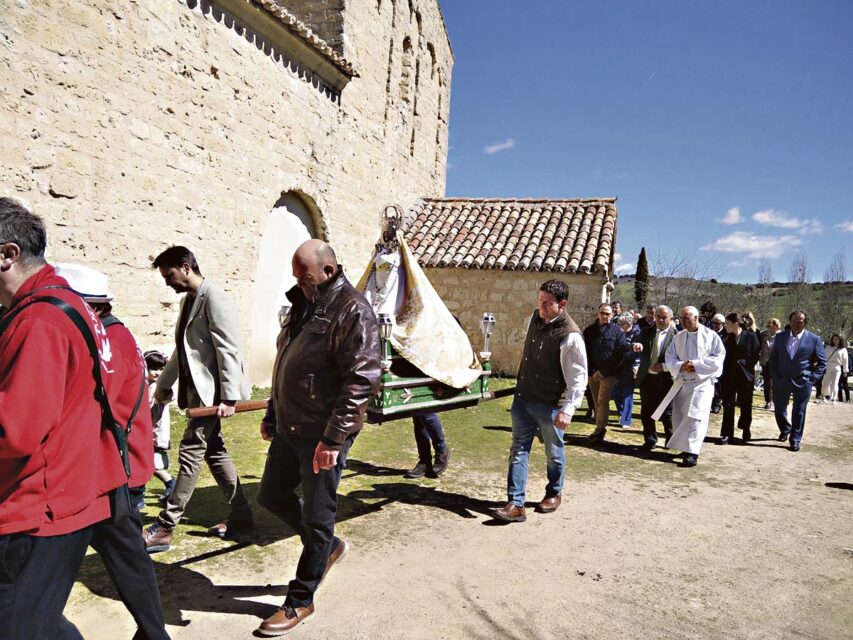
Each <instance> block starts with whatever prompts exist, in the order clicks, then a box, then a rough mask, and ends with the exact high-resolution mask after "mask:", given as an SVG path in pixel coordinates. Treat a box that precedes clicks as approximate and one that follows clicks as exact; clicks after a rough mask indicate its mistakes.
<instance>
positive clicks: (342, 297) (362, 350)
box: [264, 269, 381, 447]
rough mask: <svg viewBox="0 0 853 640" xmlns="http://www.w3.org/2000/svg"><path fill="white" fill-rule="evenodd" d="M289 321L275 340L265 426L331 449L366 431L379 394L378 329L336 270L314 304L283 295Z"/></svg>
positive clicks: (360, 298)
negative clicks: (288, 304)
mask: <svg viewBox="0 0 853 640" xmlns="http://www.w3.org/2000/svg"><path fill="white" fill-rule="evenodd" d="M287 297H288V299H289V300H290V301H291V302H292V303H293V307H292V309H291V314H290V320H289V321H288V323H287V324H285V326H284V327H283V328H282V330H281V333H280V334H279V337H278V353H277V354H276V358H275V365H274V368H273V378H272V394H271V397H270V402H269V406H268V408H267V415H266V417H265V418H264V420H265V421H266V422H270V423H272V424H275V425H276V428H277V430H278V431H279V432H281V433H287V434H289V435H294V436H301V437H305V438H312V439H318V440H322V441H323V442H324V443H325V444H327V445H329V446H331V447H335V446H340V445H342V444H343V442H344V440H345V439H346V437H347V436H348V435H350V434H352V433H356V432H357V431H359V430H360V429H361V427H362V426H363V425H364V416H365V413H366V411H367V403H368V401H369V400H370V397H371V396H372V395H375V394H376V393H377V392H378V391H379V379H380V375H381V372H380V366H379V357H380V354H379V331H378V326H377V323H376V316H375V315H374V313H373V309H372V308H371V306H370V304H369V303H368V302H367V300H365V299H364V296H362V295H361V294H360V293H359V292H358V291H356V289H355V288H354V287H353V286H352V285H351V284H350V283H349V281H348V280H347V279H346V277H345V276H344V275H343V273H342V271H341V270H340V269H339V270H338V273H337V274H335V276H334V277H333V278H332V279H331V280H329V281H327V282H326V283H324V284H323V285H321V286H320V287H319V288H318V290H317V292H316V294H315V296H314V301H313V303H312V302H311V301H309V300H307V299H306V298H305V296H304V295H303V294H302V291H301V290H300V289H299V288H298V287H293V289H291V290H290V291H288V292H287Z"/></svg>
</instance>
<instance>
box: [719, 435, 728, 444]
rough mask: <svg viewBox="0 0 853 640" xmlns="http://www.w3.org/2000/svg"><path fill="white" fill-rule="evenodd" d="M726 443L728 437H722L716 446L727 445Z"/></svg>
mask: <svg viewBox="0 0 853 640" xmlns="http://www.w3.org/2000/svg"><path fill="white" fill-rule="evenodd" d="M728 443H729V437H728V436H723V437H722V438H720V439H719V440H717V444H728Z"/></svg>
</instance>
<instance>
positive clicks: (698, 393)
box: [652, 306, 725, 467]
mask: <svg viewBox="0 0 853 640" xmlns="http://www.w3.org/2000/svg"><path fill="white" fill-rule="evenodd" d="M681 326H683V327H684V331H681V332H680V333H678V334H676V336H675V338H673V340H672V342H670V344H669V347H667V350H666V369H667V371H669V373H670V375H671V376H672V378H673V381H674V382H673V385H672V388H671V389H670V390H669V392H668V393H667V395H666V397H665V398H664V399H663V401H661V404H660V405H659V406H658V408H657V409H656V410H655V413H654V414H653V415H652V417H653V418H655V419H657V418H659V417H660V414H661V413H662V412H663V410H664V409H665V408H666V406H667V405H668V404H669V402H670V401H671V402H672V427H673V433H672V438H670V439H669V443H668V444H667V446H668V447H669V448H670V449H676V450H678V451H683V452H684V461H683V462H682V465H683V466H685V467H695V466H696V464H697V462H698V459H699V453H700V452H701V450H702V443H703V442H704V441H705V434H706V433H708V420H709V418H710V415H711V401H712V400H713V397H714V381H715V379H716V378H718V377H719V376H720V374H721V373H722V372H723V358H724V357H725V348H724V347H723V341H722V340H721V339H720V336H719V335H717V332H716V331H714V330H712V329H709V328H708V327H706V326H704V325H701V324H699V311H698V310H697V309H696V307H689V306H688V307H684V308H682V309H681Z"/></svg>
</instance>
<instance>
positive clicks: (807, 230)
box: [752, 209, 823, 236]
mask: <svg viewBox="0 0 853 640" xmlns="http://www.w3.org/2000/svg"><path fill="white" fill-rule="evenodd" d="M752 219H753V220H755V221H756V222H758V223H760V224H763V225H766V226H768V227H777V228H779V229H796V230H797V231H799V233H800V234H801V235H804V236H805V235H816V234H819V233H823V224H821V222H820V220H818V219H817V218H808V219H805V220H801V219H800V218H794V217H792V216H790V215H788V214H787V213H786V212H784V211H776V210H775V209H765V210H763V211H756V212H755V213H753V214H752Z"/></svg>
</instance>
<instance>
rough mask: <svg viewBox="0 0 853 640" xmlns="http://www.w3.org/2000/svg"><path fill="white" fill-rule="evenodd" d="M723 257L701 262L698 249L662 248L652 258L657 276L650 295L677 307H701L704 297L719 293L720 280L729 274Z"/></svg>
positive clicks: (656, 299) (711, 296) (658, 302)
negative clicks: (668, 250)
mask: <svg viewBox="0 0 853 640" xmlns="http://www.w3.org/2000/svg"><path fill="white" fill-rule="evenodd" d="M719 262H720V261H719V257H717V256H712V257H711V258H709V259H708V260H706V261H705V262H701V263H700V262H697V261H696V255H695V254H694V253H673V254H664V253H661V252H660V251H658V252H657V253H656V254H655V255H654V257H653V259H652V268H653V270H654V279H653V280H652V282H651V285H650V299H653V300H654V301H655V302H656V303H657V304H665V305H667V306H669V307H671V308H673V309H679V308H680V307H682V306H684V305H694V306H696V307H698V306H699V305H700V304H702V302H703V301H705V300H708V299H711V300H713V299H714V296H715V295H719V289H720V285H719V283H718V281H719V280H720V279H721V278H722V277H723V276H724V275H725V272H726V271H725V268H724V267H721V266H720V263H719Z"/></svg>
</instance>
